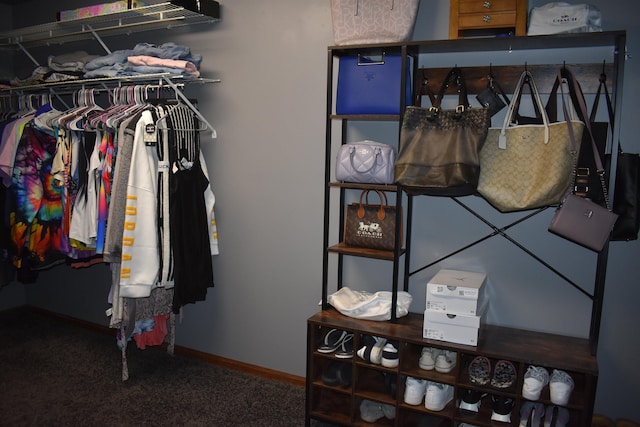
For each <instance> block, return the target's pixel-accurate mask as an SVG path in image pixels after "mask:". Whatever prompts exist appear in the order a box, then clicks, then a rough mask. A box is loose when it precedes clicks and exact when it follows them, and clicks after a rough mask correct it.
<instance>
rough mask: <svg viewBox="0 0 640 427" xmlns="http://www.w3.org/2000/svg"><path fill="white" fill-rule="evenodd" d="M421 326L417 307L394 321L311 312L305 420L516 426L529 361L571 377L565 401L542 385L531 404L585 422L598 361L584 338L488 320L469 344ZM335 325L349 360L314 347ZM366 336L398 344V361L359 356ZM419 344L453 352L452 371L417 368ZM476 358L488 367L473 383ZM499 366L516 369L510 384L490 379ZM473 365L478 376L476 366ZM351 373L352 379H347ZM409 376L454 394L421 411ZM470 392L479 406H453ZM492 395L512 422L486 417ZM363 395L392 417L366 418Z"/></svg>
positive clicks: (572, 423)
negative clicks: (347, 341)
mask: <svg viewBox="0 0 640 427" xmlns="http://www.w3.org/2000/svg"><path fill="white" fill-rule="evenodd" d="M422 325H423V319H422V316H420V315H417V314H415V313H409V315H408V316H406V317H403V318H400V319H398V321H397V322H396V323H389V322H374V321H368V320H358V319H353V318H350V317H346V316H343V315H342V314H340V313H338V312H337V311H335V310H333V309H329V310H323V311H321V312H319V313H317V314H316V315H314V316H312V317H311V318H309V320H308V322H307V327H308V331H307V332H308V346H309V348H308V360H307V364H308V373H309V376H308V379H307V391H308V399H307V414H308V419H307V421H308V423H307V425H312V424H311V423H310V422H311V419H314V420H319V421H324V422H331V423H337V424H339V425H346V426H363V425H379V426H421V425H425V426H431V425H433V426H436V425H437V426H459V425H460V424H461V423H466V424H469V425H473V426H493V427H496V426H501V425H504V426H518V425H519V424H520V418H521V410H522V409H523V407H526V405H527V403H528V402H532V401H531V400H529V399H526V398H525V397H523V392H522V390H523V385H524V379H525V376H526V374H527V370H528V368H529V367H530V366H535V367H538V368H542V369H545V370H546V371H547V372H548V374H549V375H551V374H552V372H553V370H561V371H564V372H566V373H567V374H568V375H569V376H570V377H571V379H572V380H573V381H574V388H573V390H572V392H571V394H570V398H569V400H568V402H567V403H566V405H555V404H554V403H553V402H552V400H551V396H550V391H549V390H550V387H549V385H548V384H546V385H545V386H543V387H542V389H541V391H540V395H539V398H538V399H537V400H535V401H534V402H536V403H539V404H540V405H542V406H543V407H544V408H545V409H546V408H551V407H553V406H558V407H559V408H564V409H563V411H564V410H566V412H567V413H568V414H569V421H568V423H567V426H568V427H572V426H589V425H590V420H591V415H592V414H591V410H592V408H590V405H592V402H593V399H594V396H595V390H596V382H597V363H596V359H595V356H593V355H591V352H590V351H589V340H588V339H581V338H572V337H566V336H560V335H553V334H546V333H541V332H532V331H523V330H519V329H513V328H505V327H500V326H493V325H486V326H485V327H484V328H483V329H482V330H481V332H480V340H479V341H480V344H479V345H478V346H477V347H471V346H466V345H458V344H452V343H447V342H443V341H436V340H429V339H425V338H422ZM334 329H337V330H338V331H344V332H345V333H346V334H353V353H352V357H351V358H344V356H343V355H342V356H341V357H337V356H336V351H337V350H336V351H330V352H320V351H318V349H319V348H320V347H321V346H322V345H323V344H324V341H325V337H326V335H327V334H328V333H329V332H330V331H331V330H334ZM371 336H375V337H378V338H383V339H386V340H387V342H393V344H394V347H395V348H397V350H398V366H397V367H393V368H390V367H385V366H383V365H382V364H378V363H372V362H371V361H370V360H365V359H363V358H362V357H361V356H359V355H358V354H357V353H358V350H359V349H361V348H362V346H363V345H366V343H368V342H369V338H367V337H371ZM425 348H429V349H437V350H440V351H448V352H452V353H453V355H454V356H455V360H456V362H455V365H454V366H453V368H452V369H451V371H450V372H438V371H437V370H435V369H432V370H426V369H422V368H421V367H420V358H421V355H422V352H423V349H425ZM361 354H364V351H361ZM477 358H482V359H484V360H487V361H488V362H489V366H490V369H488V370H487V372H486V375H485V378H484V380H483V381H478V380H477V379H476V380H475V381H474V380H473V379H472V378H471V377H470V374H469V372H470V370H469V366H470V365H471V364H472V362H473V361H474V360H475V359H477ZM501 364H504V366H507V365H508V366H513V368H514V369H515V378H514V379H513V383H512V384H508V383H506V384H505V382H504V377H499V378H497V379H498V380H502V382H500V381H499V382H497V383H496V382H495V381H494V382H493V385H492V381H491V380H492V379H494V375H495V371H496V369H495V368H496V367H497V366H500V365H501ZM509 369H510V368H509ZM472 371H473V372H475V373H476V374H477V371H478V370H475V371H474V370H472ZM507 371H508V369H507ZM338 373H339V374H338ZM349 373H350V374H351V377H350V378H345V376H347V375H348V374H349ZM407 378H414V379H418V380H426V381H428V382H433V383H439V384H447V385H450V386H452V387H453V389H454V394H453V399H452V400H451V401H450V402H448V403H447V404H446V406H445V407H444V409H442V410H440V411H433V410H430V409H427V408H426V407H425V403H424V398H422V401H421V403H420V404H419V405H413V404H408V403H406V402H405V399H404V396H405V391H406V387H407ZM481 383H482V384H481ZM468 391H477V392H479V393H480V394H481V396H482V398H481V403H480V407H479V409H478V411H477V412H475V411H472V410H468V409H460V407H459V404H460V400H461V399H462V398H463V396H465V394H466V393H467V392H468ZM498 398H502V400H505V399H506V400H512V401H513V408H512V410H511V415H510V419H511V421H510V422H505V421H495V420H492V419H491V417H492V414H493V408H494V401H493V399H498ZM363 401H367V402H373V403H374V404H377V405H379V406H383V405H386V409H387V410H391V409H393V412H394V415H393V418H388V417H387V416H386V415H380V418H378V419H376V420H375V421H374V422H370V421H364V420H363V419H362V414H361V406H362V402H363ZM370 406H371V404H370ZM387 412H389V411H387ZM541 425H543V424H541ZM558 425H560V424H558Z"/></svg>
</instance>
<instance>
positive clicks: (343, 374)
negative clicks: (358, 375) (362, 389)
mask: <svg viewBox="0 0 640 427" xmlns="http://www.w3.org/2000/svg"><path fill="white" fill-rule="evenodd" d="M352 371H353V369H352V367H351V363H350V362H349V363H347V362H339V361H337V360H331V361H330V362H329V363H327V366H326V367H325V368H324V371H322V377H321V379H322V382H323V383H324V384H326V385H328V386H332V387H333V386H342V387H348V386H350V385H351V376H352Z"/></svg>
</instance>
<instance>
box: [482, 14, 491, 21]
mask: <svg viewBox="0 0 640 427" xmlns="http://www.w3.org/2000/svg"><path fill="white" fill-rule="evenodd" d="M482 20H483V21H484V22H490V21H491V17H490V16H489V15H484V16H483V17H482Z"/></svg>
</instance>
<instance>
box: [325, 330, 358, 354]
mask: <svg viewBox="0 0 640 427" xmlns="http://www.w3.org/2000/svg"><path fill="white" fill-rule="evenodd" d="M334 352H335V356H336V357H337V358H338V359H350V358H352V357H353V334H352V333H349V332H347V331H342V330H340V329H331V330H330V331H329V332H327V334H326V335H325V336H324V339H323V340H322V344H321V345H320V346H319V347H318V353H324V354H330V353H334Z"/></svg>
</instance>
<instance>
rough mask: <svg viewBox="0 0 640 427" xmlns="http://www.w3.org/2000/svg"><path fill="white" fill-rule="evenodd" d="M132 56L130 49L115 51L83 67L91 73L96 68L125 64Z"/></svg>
mask: <svg viewBox="0 0 640 427" xmlns="http://www.w3.org/2000/svg"><path fill="white" fill-rule="evenodd" d="M132 54H133V51H132V50H131V49H125V50H116V51H113V52H111V53H110V54H108V55H105V56H100V57H98V58H95V59H92V60H91V61H89V62H87V64H86V65H85V66H84V69H85V71H93V70H97V69H98V68H102V67H107V66H110V65H115V64H126V63H127V58H128V57H129V56H131V55H132Z"/></svg>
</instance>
